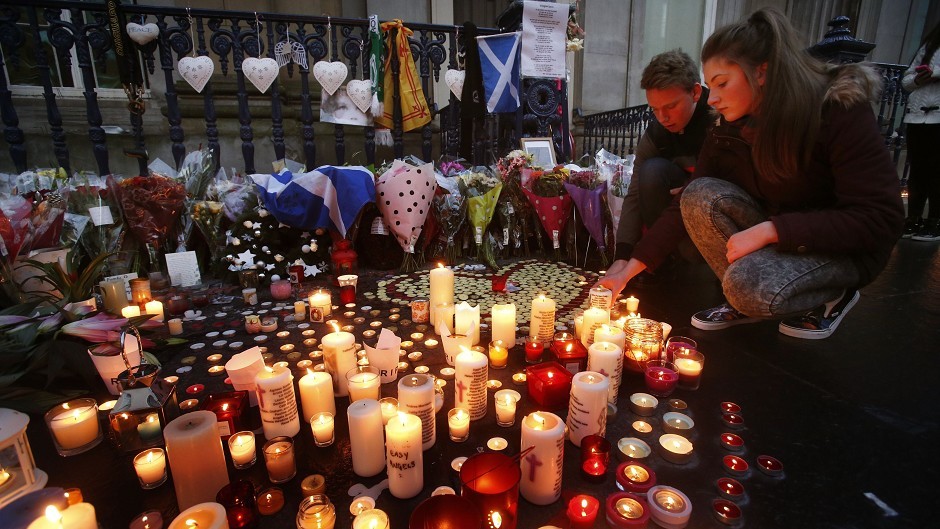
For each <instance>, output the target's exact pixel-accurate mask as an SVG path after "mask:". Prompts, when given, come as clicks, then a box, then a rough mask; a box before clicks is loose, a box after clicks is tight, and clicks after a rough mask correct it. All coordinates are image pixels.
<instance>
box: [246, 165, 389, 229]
mask: <svg viewBox="0 0 940 529" xmlns="http://www.w3.org/2000/svg"><path fill="white" fill-rule="evenodd" d="M251 179H252V180H253V181H254V182H255V185H257V186H258V193H259V195H260V196H261V200H262V202H263V203H264V207H265V208H266V209H267V210H268V211H269V212H271V214H272V215H274V218H276V219H277V221H278V222H281V223H283V224H287V225H288V226H291V227H292V228H299V229H304V230H312V229H315V228H334V229H335V230H336V231H338V232H339V234H340V235H342V236H343V237H345V236H346V230H347V229H349V227H350V226H352V224H353V222H355V220H356V216H358V215H359V211H360V210H361V209H362V207H363V206H365V205H366V203H368V202H375V177H374V176H373V175H372V173H371V172H370V171H369V170H368V169H366V168H365V167H361V166H347V167H336V166H332V165H324V166H322V167H317V168H316V169H314V170H313V171H310V172H307V173H298V174H293V173H291V172H290V171H288V170H286V169H285V170H283V171H281V172H280V173H278V174H253V175H251Z"/></svg>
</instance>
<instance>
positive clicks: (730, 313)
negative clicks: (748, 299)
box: [692, 303, 760, 331]
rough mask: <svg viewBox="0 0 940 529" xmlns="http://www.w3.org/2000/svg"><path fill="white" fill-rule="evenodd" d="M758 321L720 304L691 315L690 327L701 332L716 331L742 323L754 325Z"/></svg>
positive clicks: (725, 304) (729, 306)
mask: <svg viewBox="0 0 940 529" xmlns="http://www.w3.org/2000/svg"><path fill="white" fill-rule="evenodd" d="M757 321H760V320H759V319H758V318H752V317H750V316H748V315H746V314H742V313H740V312H738V311H737V309H735V308H734V307H732V306H731V305H729V304H727V303H722V304H721V305H718V306H717V307H714V308H711V309H705V310H701V311H698V312H696V313H695V314H693V315H692V326H693V327H695V328H696V329H702V330H703V331H717V330H719V329H726V328H728V327H733V326H735V325H741V324H742V323H754V322H757Z"/></svg>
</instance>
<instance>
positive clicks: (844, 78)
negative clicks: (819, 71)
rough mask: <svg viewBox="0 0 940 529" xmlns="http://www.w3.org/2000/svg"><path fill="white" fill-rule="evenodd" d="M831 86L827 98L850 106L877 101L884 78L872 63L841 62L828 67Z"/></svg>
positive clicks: (846, 106)
mask: <svg viewBox="0 0 940 529" xmlns="http://www.w3.org/2000/svg"><path fill="white" fill-rule="evenodd" d="M827 73H828V74H829V79H830V80H829V88H828V89H826V96H825V100H826V101H829V102H833V103H838V104H839V105H841V106H842V107H844V108H849V107H851V106H853V105H857V104H859V103H866V102H868V103H870V102H875V101H877V100H878V98H880V97H881V89H882V88H883V85H884V80H883V79H882V77H881V74H880V73H878V71H877V70H875V69H874V68H873V67H872V66H871V65H868V64H840V65H837V66H830V67H828V68H827Z"/></svg>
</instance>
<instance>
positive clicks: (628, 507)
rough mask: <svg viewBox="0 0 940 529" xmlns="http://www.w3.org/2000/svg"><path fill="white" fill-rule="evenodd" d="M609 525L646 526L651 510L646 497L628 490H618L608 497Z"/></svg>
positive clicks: (619, 527) (621, 527) (622, 528)
mask: <svg viewBox="0 0 940 529" xmlns="http://www.w3.org/2000/svg"><path fill="white" fill-rule="evenodd" d="M604 512H605V513H606V515H607V525H609V526H611V527H613V528H615V529H629V528H633V527H646V526H647V522H648V521H649V517H650V511H649V507H648V505H647V503H646V499H645V498H644V497H641V496H636V495H634V494H631V493H628V492H617V493H614V494H611V495H610V496H608V497H607V501H606V502H605V511H604Z"/></svg>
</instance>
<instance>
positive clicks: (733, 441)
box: [719, 432, 744, 452]
mask: <svg viewBox="0 0 940 529" xmlns="http://www.w3.org/2000/svg"><path fill="white" fill-rule="evenodd" d="M719 440H720V441H721V447H722V448H724V449H725V450H728V451H730V452H740V451H741V450H744V439H741V437H740V436H738V435H735V434H733V433H728V432H725V433H723V434H721V436H720V437H719Z"/></svg>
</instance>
